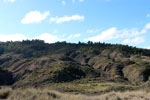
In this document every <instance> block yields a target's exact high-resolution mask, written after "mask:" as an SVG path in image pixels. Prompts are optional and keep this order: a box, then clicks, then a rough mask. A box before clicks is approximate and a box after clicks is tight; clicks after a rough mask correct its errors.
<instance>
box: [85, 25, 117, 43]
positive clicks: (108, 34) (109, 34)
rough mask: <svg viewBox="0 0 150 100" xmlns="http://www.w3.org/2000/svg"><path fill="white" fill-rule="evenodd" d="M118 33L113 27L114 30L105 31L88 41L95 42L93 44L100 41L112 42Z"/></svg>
mask: <svg viewBox="0 0 150 100" xmlns="http://www.w3.org/2000/svg"><path fill="white" fill-rule="evenodd" d="M117 33H118V31H117V28H116V27H113V28H110V29H108V30H106V31H103V32H102V33H101V34H100V35H96V36H94V37H90V38H88V39H86V40H88V41H93V42H99V41H101V42H102V41H106V40H111V39H113V38H114V36H115V34H117Z"/></svg>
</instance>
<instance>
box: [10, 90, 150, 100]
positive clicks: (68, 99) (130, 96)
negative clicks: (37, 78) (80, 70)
mask: <svg viewBox="0 0 150 100" xmlns="http://www.w3.org/2000/svg"><path fill="white" fill-rule="evenodd" d="M149 99H150V93H147V92H144V91H132V92H130V91H128V92H110V93H107V94H103V95H96V96H88V95H83V94H70V93H61V92H57V91H52V90H49V89H34V88H27V89H24V90H22V89H17V90H14V91H13V92H12V93H11V94H10V96H9V97H8V100H149Z"/></svg>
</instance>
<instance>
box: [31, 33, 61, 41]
mask: <svg viewBox="0 0 150 100" xmlns="http://www.w3.org/2000/svg"><path fill="white" fill-rule="evenodd" d="M34 39H39V40H44V41H45V42H46V43H54V42H56V41H59V38H58V37H57V36H55V35H52V34H49V33H43V34H41V35H39V36H38V37H36V38H34Z"/></svg>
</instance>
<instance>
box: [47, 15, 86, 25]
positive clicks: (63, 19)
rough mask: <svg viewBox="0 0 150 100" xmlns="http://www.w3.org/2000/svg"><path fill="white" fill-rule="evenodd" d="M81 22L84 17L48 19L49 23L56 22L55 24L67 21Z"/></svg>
mask: <svg viewBox="0 0 150 100" xmlns="http://www.w3.org/2000/svg"><path fill="white" fill-rule="evenodd" d="M83 20H84V16H80V15H72V16H64V17H51V18H50V22H56V23H57V24H61V23H63V22H69V21H83Z"/></svg>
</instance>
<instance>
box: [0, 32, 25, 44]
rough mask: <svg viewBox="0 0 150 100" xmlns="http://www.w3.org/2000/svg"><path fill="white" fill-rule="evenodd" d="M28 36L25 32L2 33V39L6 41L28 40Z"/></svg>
mask: <svg viewBox="0 0 150 100" xmlns="http://www.w3.org/2000/svg"><path fill="white" fill-rule="evenodd" d="M26 39H27V38H26V37H25V36H24V35H23V34H9V35H5V34H0V41H2V42H6V41H22V40H26Z"/></svg>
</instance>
